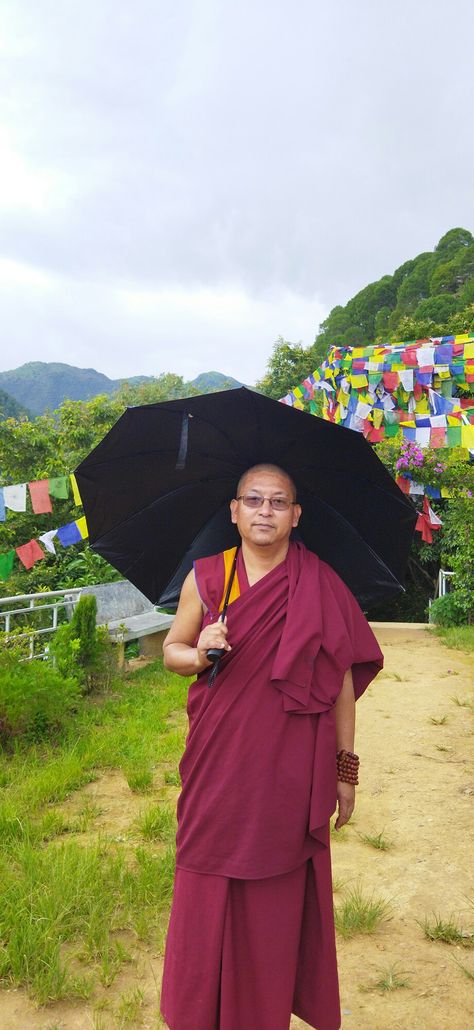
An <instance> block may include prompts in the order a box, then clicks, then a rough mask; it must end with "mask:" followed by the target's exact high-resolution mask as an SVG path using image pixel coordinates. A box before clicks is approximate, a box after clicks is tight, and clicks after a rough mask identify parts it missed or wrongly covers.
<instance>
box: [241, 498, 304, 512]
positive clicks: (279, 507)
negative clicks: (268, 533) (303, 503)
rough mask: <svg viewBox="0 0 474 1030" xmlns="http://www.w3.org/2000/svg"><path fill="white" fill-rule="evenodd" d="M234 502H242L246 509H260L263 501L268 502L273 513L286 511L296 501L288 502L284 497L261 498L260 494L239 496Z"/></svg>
mask: <svg viewBox="0 0 474 1030" xmlns="http://www.w3.org/2000/svg"><path fill="white" fill-rule="evenodd" d="M235 499H236V501H243V503H244V504H245V507H246V508H261V507H262V504H264V502H265V501H269V503H270V507H271V508H272V509H273V511H288V508H290V507H291V505H292V504H296V503H297V502H296V501H289V500H288V499H287V498H286V497H262V496H261V494H240V496H239V497H236V498H235Z"/></svg>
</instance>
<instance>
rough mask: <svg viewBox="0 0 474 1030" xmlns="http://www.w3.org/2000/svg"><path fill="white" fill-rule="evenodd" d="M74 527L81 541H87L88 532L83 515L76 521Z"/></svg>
mask: <svg viewBox="0 0 474 1030" xmlns="http://www.w3.org/2000/svg"><path fill="white" fill-rule="evenodd" d="M76 526H77V528H78V530H79V532H80V534H81V536H82V539H83V540H87V537H88V536H89V530H88V528H87V520H86V516H85V515H83V516H82V518H80V519H76Z"/></svg>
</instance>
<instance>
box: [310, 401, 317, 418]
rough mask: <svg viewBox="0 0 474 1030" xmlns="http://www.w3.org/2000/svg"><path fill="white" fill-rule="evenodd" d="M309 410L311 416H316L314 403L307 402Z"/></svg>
mask: <svg viewBox="0 0 474 1030" xmlns="http://www.w3.org/2000/svg"><path fill="white" fill-rule="evenodd" d="M309 410H310V412H311V414H312V415H317V413H318V406H317V404H316V401H310V402H309Z"/></svg>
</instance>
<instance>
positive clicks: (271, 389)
mask: <svg viewBox="0 0 474 1030" xmlns="http://www.w3.org/2000/svg"><path fill="white" fill-rule="evenodd" d="M315 367H316V365H315V356H314V353H313V349H312V348H311V347H308V348H305V347H303V346H302V345H301V344H300V343H288V341H287V340H284V339H283V337H282V336H279V337H278V340H277V341H276V343H275V344H274V346H273V351H272V354H271V356H270V358H269V361H268V364H267V371H266V373H265V375H264V376H263V378H262V379H260V380H259V382H258V383H256V388H257V390H260V391H261V393H264V394H265V395H266V396H267V397H273V398H274V399H275V400H279V399H280V398H281V397H284V396H285V394H286V393H288V391H289V390H291V389H292V388H293V387H294V386H298V385H299V383H301V382H302V381H303V379H306V377H307V376H308V375H309V373H310V372H313V371H314V369H315Z"/></svg>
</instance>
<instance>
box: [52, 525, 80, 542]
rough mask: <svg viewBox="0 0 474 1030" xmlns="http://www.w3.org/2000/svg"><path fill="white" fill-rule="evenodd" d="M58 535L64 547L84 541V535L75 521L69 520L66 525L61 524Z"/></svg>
mask: <svg viewBox="0 0 474 1030" xmlns="http://www.w3.org/2000/svg"><path fill="white" fill-rule="evenodd" d="M58 537H59V540H60V541H61V543H62V545H63V547H69V545H70V544H78V543H80V542H81V541H82V536H81V534H80V531H79V529H78V528H77V525H76V523H75V522H67V523H66V525H65V526H60V527H59V529H58Z"/></svg>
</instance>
